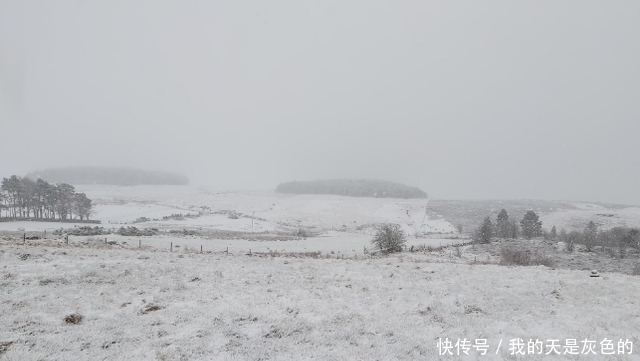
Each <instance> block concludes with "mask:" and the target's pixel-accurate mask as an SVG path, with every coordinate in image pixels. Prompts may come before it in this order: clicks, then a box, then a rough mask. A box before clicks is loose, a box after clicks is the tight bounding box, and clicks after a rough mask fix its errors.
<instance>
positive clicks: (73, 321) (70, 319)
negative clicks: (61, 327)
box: [64, 313, 84, 325]
mask: <svg viewBox="0 0 640 361" xmlns="http://www.w3.org/2000/svg"><path fill="white" fill-rule="evenodd" d="M83 319H84V316H82V315H81V314H79V313H72V314H70V315H67V316H65V318H64V323H67V324H70V325H77V324H79V323H80V322H82V320H83Z"/></svg>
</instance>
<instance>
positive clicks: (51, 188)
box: [0, 175, 92, 221]
mask: <svg viewBox="0 0 640 361" xmlns="http://www.w3.org/2000/svg"><path fill="white" fill-rule="evenodd" d="M91 208H92V205H91V200H90V199H89V198H87V196H86V195H85V194H84V193H76V191H75V189H74V187H73V186H72V185H70V184H65V183H59V184H50V183H49V182H47V181H44V180H42V179H38V180H36V181H34V180H32V179H31V178H27V177H24V178H22V177H18V176H15V175H14V176H11V177H10V178H3V179H2V186H1V187H0V221H7V220H18V219H37V220H61V221H64V220H73V219H76V220H81V221H86V220H88V219H89V217H90V216H91Z"/></svg>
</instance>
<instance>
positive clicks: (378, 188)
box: [276, 179, 427, 198]
mask: <svg viewBox="0 0 640 361" xmlns="http://www.w3.org/2000/svg"><path fill="white" fill-rule="evenodd" d="M276 192H278V193H291V194H335V195H341V196H349V197H376V198H426V197H427V194H426V193H425V192H423V191H422V190H420V189H419V188H417V187H409V186H406V185H404V184H399V183H394V182H388V181H380V180H365V179H329V180H317V181H302V182H287V183H281V184H279V185H278V187H277V188H276Z"/></svg>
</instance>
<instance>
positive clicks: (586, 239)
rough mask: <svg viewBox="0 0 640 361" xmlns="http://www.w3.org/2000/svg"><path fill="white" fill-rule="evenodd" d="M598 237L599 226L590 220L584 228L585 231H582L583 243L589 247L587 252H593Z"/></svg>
mask: <svg viewBox="0 0 640 361" xmlns="http://www.w3.org/2000/svg"><path fill="white" fill-rule="evenodd" d="M597 239H598V226H597V225H596V224H595V223H593V221H589V223H588V224H587V226H586V227H585V228H584V232H583V233H582V244H584V246H585V247H586V248H587V252H591V251H592V250H593V247H595V245H596V240H597Z"/></svg>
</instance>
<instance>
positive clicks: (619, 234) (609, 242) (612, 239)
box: [558, 221, 640, 258]
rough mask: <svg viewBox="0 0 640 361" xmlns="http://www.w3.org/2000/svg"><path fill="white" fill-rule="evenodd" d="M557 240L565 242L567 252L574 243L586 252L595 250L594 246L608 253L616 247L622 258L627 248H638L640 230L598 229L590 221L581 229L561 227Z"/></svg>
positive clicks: (639, 247)
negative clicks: (569, 230) (582, 247)
mask: <svg viewBox="0 0 640 361" xmlns="http://www.w3.org/2000/svg"><path fill="white" fill-rule="evenodd" d="M558 240H560V241H562V242H564V243H565V249H566V250H567V251H569V252H571V251H573V249H574V246H575V245H576V244H581V245H583V246H584V248H585V250H587V251H588V252H591V251H593V250H595V249H596V247H602V250H605V249H607V250H608V251H609V252H610V253H612V252H613V250H615V249H617V250H618V256H619V257H620V258H624V257H625V255H626V251H627V248H635V249H640V230H638V229H637V228H627V227H613V228H611V229H606V230H600V229H598V225H596V224H595V223H594V222H593V221H590V222H589V223H588V224H587V225H586V226H585V228H584V230H582V231H578V230H573V231H571V232H566V231H565V230H564V229H561V230H560V233H559V234H558Z"/></svg>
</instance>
